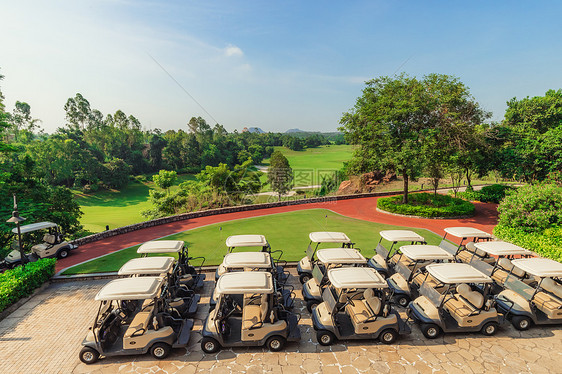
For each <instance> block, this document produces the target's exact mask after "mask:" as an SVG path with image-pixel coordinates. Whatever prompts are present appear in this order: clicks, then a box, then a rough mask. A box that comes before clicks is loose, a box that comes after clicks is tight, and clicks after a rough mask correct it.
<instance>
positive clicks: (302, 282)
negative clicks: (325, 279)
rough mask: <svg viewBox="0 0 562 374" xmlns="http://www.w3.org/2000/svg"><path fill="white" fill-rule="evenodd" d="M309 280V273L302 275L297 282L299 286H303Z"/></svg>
mask: <svg viewBox="0 0 562 374" xmlns="http://www.w3.org/2000/svg"><path fill="white" fill-rule="evenodd" d="M310 278H311V275H310V274H309V273H302V274H301V275H300V277H299V281H300V282H301V284H305V283H306V282H308V281H309V280H310Z"/></svg>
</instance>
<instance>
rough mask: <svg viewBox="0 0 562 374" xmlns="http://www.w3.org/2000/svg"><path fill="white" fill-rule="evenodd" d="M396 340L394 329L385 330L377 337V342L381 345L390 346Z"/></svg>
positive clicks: (396, 333) (396, 335)
mask: <svg viewBox="0 0 562 374" xmlns="http://www.w3.org/2000/svg"><path fill="white" fill-rule="evenodd" d="M396 339H398V331H396V330H394V329H386V330H384V331H383V332H381V334H380V335H379V340H380V341H381V343H383V344H392V343H394V342H395V341H396Z"/></svg>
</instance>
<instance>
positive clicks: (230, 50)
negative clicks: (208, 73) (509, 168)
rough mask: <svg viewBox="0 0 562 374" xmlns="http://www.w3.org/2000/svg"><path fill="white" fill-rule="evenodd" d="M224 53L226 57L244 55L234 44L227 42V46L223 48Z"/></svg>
mask: <svg viewBox="0 0 562 374" xmlns="http://www.w3.org/2000/svg"><path fill="white" fill-rule="evenodd" d="M224 55H225V56H227V57H232V56H235V57H236V56H244V52H242V50H241V49H240V48H238V47H237V46H235V45H232V44H229V45H228V47H226V48H225V49H224Z"/></svg>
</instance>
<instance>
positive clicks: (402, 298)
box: [394, 295, 410, 308]
mask: <svg viewBox="0 0 562 374" xmlns="http://www.w3.org/2000/svg"><path fill="white" fill-rule="evenodd" d="M394 302H395V303H396V304H397V305H400V306H401V307H403V308H405V307H407V306H408V303H409V302H410V297H409V296H408V295H397V296H395V297H394Z"/></svg>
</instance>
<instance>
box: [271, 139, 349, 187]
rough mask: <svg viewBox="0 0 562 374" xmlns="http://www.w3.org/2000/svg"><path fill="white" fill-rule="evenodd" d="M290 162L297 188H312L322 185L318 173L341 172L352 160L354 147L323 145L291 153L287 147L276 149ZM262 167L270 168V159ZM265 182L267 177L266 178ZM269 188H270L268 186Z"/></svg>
mask: <svg viewBox="0 0 562 374" xmlns="http://www.w3.org/2000/svg"><path fill="white" fill-rule="evenodd" d="M275 150H276V151H277V150H278V151H281V153H283V155H284V156H285V157H287V159H288V160H289V164H290V165H291V168H292V169H293V171H294V172H295V180H294V182H295V186H297V187H299V186H312V185H318V184H320V180H319V177H318V175H319V174H318V173H323V172H333V171H336V170H340V169H341V168H342V167H343V163H344V162H345V161H349V160H351V156H352V154H353V146H351V145H323V146H320V147H317V148H307V149H305V150H304V151H291V150H290V149H288V148H285V147H275ZM262 165H264V166H269V159H265V160H263V162H262ZM264 177H265V178H264V181H265V180H267V177H266V176H264ZM268 187H269V186H268Z"/></svg>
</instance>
